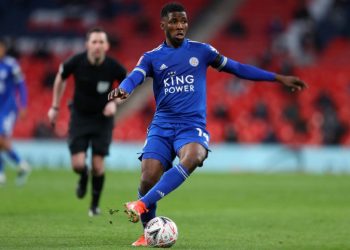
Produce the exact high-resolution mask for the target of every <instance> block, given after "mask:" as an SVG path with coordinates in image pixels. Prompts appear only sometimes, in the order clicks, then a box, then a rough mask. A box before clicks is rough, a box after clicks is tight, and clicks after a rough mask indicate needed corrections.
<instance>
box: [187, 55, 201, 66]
mask: <svg viewBox="0 0 350 250" xmlns="http://www.w3.org/2000/svg"><path fill="white" fill-rule="evenodd" d="M189 62H190V64H191V66H193V67H197V66H198V64H199V60H198V58H197V57H194V56H193V57H191V58H190V60H189Z"/></svg>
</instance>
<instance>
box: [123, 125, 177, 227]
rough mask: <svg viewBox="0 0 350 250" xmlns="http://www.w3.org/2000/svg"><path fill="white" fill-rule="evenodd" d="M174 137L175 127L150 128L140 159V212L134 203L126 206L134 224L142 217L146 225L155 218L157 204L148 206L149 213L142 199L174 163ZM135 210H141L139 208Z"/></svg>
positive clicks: (153, 126)
mask: <svg viewBox="0 0 350 250" xmlns="http://www.w3.org/2000/svg"><path fill="white" fill-rule="evenodd" d="M173 137H174V129H173V127H169V126H168V127H159V126H155V125H152V126H151V127H150V128H149V131H148V136H147V140H146V143H145V146H144V148H143V153H142V156H141V157H140V158H141V159H142V173H141V183H140V187H139V194H140V195H141V196H142V197H141V198H140V196H139V198H140V202H139V201H138V202H137V204H140V211H134V208H133V202H130V203H127V204H126V212H127V214H128V216H129V219H130V221H132V222H137V221H138V220H139V217H140V215H141V220H142V224H143V225H146V224H147V222H148V221H149V220H151V219H153V218H154V217H155V214H156V207H157V205H156V202H154V203H152V204H149V205H148V207H147V209H146V210H147V211H148V212H147V211H146V210H145V209H144V208H145V206H144V203H143V202H142V199H144V196H147V195H148V194H149V190H150V189H151V188H152V187H153V186H154V185H156V184H157V183H158V181H159V179H160V177H161V176H162V175H163V173H164V171H166V170H167V169H169V168H170V167H171V165H172V161H173V160H174V158H175V151H174V148H173V146H172V145H173ZM129 208H130V209H129ZM135 209H136V210H139V209H138V207H137V206H136V207H135ZM141 210H142V211H141Z"/></svg>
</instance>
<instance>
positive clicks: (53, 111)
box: [47, 66, 66, 126]
mask: <svg viewBox="0 0 350 250" xmlns="http://www.w3.org/2000/svg"><path fill="white" fill-rule="evenodd" d="M61 67H62V66H60V68H61ZM65 88H66V81H65V80H64V79H63V78H62V75H61V70H60V71H59V72H58V73H57V75H56V78H55V82H54V85H53V94H52V105H51V107H50V109H49V111H48V114H47V115H48V117H49V120H50V123H51V125H53V126H54V125H55V123H56V119H57V115H58V111H59V108H60V102H61V98H62V95H63V93H64V90H65Z"/></svg>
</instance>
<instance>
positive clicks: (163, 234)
mask: <svg viewBox="0 0 350 250" xmlns="http://www.w3.org/2000/svg"><path fill="white" fill-rule="evenodd" d="M177 237H178V232H177V226H176V224H175V222H174V221H172V220H171V219H169V218H167V217H164V216H158V217H155V218H153V219H152V220H150V221H149V222H148V223H147V225H146V227H145V239H146V241H147V245H148V246H152V247H171V246H172V245H174V244H175V242H176V240H177Z"/></svg>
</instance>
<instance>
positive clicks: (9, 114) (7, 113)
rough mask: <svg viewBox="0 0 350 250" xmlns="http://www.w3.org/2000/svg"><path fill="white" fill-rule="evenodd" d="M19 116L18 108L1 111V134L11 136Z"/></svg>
mask: <svg viewBox="0 0 350 250" xmlns="http://www.w3.org/2000/svg"><path fill="white" fill-rule="evenodd" d="M16 118H17V111H16V109H11V110H2V111H0V135H1V136H6V137H10V136H11V135H12V132H13V128H14V126H15V122H16Z"/></svg>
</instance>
